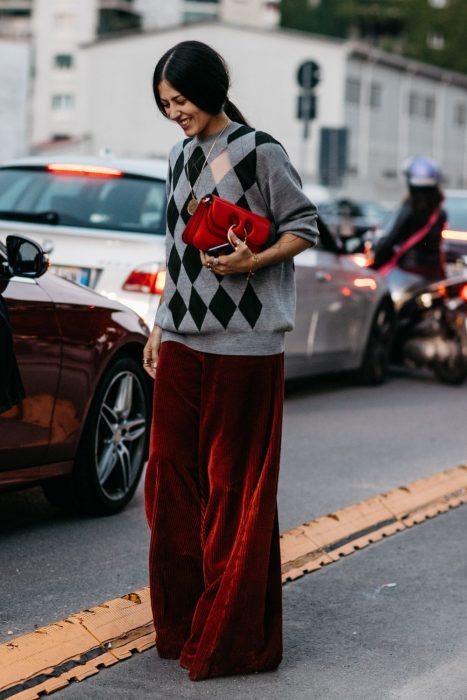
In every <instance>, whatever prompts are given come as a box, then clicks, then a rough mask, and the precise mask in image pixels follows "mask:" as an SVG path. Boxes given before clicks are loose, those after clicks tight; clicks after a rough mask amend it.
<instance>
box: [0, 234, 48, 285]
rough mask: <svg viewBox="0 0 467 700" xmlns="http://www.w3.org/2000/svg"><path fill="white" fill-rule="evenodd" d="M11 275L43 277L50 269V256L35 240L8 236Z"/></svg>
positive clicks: (7, 245) (7, 244)
mask: <svg viewBox="0 0 467 700" xmlns="http://www.w3.org/2000/svg"><path fill="white" fill-rule="evenodd" d="M6 248H7V255H8V265H9V268H10V269H9V276H11V277H14V276H17V277H29V278H30V279H35V278H37V277H41V276H42V275H43V274H44V273H46V272H47V270H48V269H49V265H50V263H49V258H48V257H47V255H46V254H45V253H44V251H43V250H42V248H41V247H40V245H39V244H38V243H36V242H35V241H31V240H30V239H29V238H25V237H24V236H7V239H6Z"/></svg>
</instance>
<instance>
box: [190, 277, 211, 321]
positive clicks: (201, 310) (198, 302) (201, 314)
mask: <svg viewBox="0 0 467 700" xmlns="http://www.w3.org/2000/svg"><path fill="white" fill-rule="evenodd" d="M188 310H189V312H190V314H191V316H192V318H193V321H194V322H195V323H196V327H197V328H198V330H199V331H200V330H201V326H202V325H203V321H204V319H205V317H206V314H207V312H208V307H207V306H206V304H205V303H204V301H203V300H202V299H201V297H200V295H199V294H198V292H197V291H196V289H195V288H194V287H193V288H192V290H191V295H190V303H189V304H188Z"/></svg>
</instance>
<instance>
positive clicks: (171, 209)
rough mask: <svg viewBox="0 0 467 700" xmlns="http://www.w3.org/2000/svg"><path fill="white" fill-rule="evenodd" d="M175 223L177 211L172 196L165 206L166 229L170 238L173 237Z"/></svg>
mask: <svg viewBox="0 0 467 700" xmlns="http://www.w3.org/2000/svg"><path fill="white" fill-rule="evenodd" d="M177 221H178V209H177V205H176V204H175V199H174V196H173V195H172V196H171V197H170V199H169V203H168V205H167V228H168V229H169V233H171V234H172V237H173V236H174V235H175V227H176V225H177Z"/></svg>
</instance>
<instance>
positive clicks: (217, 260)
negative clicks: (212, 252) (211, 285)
mask: <svg viewBox="0 0 467 700" xmlns="http://www.w3.org/2000/svg"><path fill="white" fill-rule="evenodd" d="M212 264H213V265H214V267H215V266H216V265H218V264H219V258H214V260H213V261H212Z"/></svg>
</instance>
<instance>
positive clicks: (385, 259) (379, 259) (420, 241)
mask: <svg viewBox="0 0 467 700" xmlns="http://www.w3.org/2000/svg"><path fill="white" fill-rule="evenodd" d="M404 172H405V176H406V180H407V186H408V190H409V191H408V196H407V198H406V199H405V201H404V202H403V204H402V206H401V207H400V209H399V211H398V213H397V216H396V219H395V221H394V222H393V223H392V225H391V227H390V229H389V230H388V231H387V232H386V234H385V235H384V236H383V237H382V238H381V240H380V241H379V242H378V244H377V245H376V248H375V255H374V263H373V265H374V267H375V268H376V269H378V270H379V271H380V272H382V273H383V274H386V275H388V274H390V275H391V276H394V275H400V271H402V272H403V273H404V275H405V277H406V278H412V277H413V279H414V280H416V279H418V278H420V277H422V278H423V279H428V280H431V279H432V280H437V279H442V278H443V277H445V276H446V274H445V266H444V257H443V253H442V238H441V234H442V231H443V228H444V226H445V224H446V213H445V212H444V210H443V209H442V206H441V205H442V202H443V194H442V192H441V189H440V183H441V171H440V169H439V167H438V166H437V165H436V163H434V162H433V161H432V160H431V159H429V158H425V157H421V156H420V157H416V158H412V159H411V160H410V161H409V162H408V163H407V165H406V167H405V171H404Z"/></svg>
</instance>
